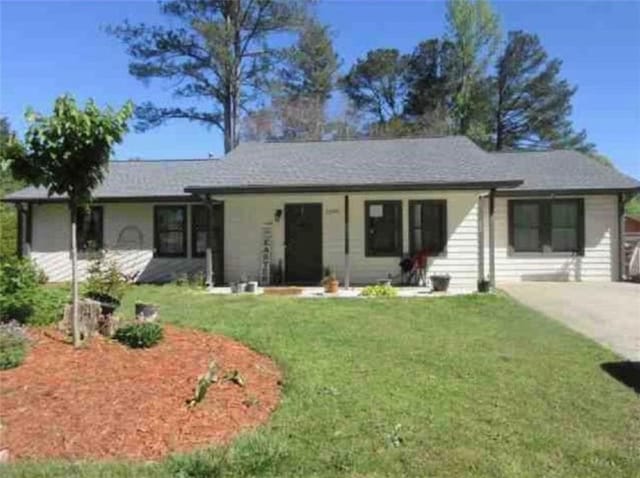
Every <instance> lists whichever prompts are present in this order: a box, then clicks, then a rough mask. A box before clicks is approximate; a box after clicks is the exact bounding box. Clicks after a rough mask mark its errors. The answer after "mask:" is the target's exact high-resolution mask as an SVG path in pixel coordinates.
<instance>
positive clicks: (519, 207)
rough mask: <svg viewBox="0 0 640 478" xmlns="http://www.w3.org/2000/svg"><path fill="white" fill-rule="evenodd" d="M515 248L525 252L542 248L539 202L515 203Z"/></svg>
mask: <svg viewBox="0 0 640 478" xmlns="http://www.w3.org/2000/svg"><path fill="white" fill-rule="evenodd" d="M513 248H514V250H516V251H523V252H526V251H539V250H541V248H542V244H541V237H540V205H539V204H537V203H520V204H518V203H515V204H514V205H513Z"/></svg>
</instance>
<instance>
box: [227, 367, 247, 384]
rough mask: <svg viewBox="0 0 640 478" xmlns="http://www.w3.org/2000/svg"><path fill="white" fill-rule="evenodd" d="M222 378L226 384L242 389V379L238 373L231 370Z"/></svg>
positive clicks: (243, 382)
mask: <svg viewBox="0 0 640 478" xmlns="http://www.w3.org/2000/svg"><path fill="white" fill-rule="evenodd" d="M223 378H224V380H225V381H227V382H231V383H235V384H236V385H239V386H240V387H244V384H245V381H244V377H243V376H242V375H240V372H238V371H237V370H232V371H231V372H227V373H225V374H224V377H223Z"/></svg>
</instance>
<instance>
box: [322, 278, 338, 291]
mask: <svg viewBox="0 0 640 478" xmlns="http://www.w3.org/2000/svg"><path fill="white" fill-rule="evenodd" d="M323 285H324V291H325V292H326V293H327V294H337V293H338V288H339V287H340V282H338V281H337V280H327V281H324V283H323Z"/></svg>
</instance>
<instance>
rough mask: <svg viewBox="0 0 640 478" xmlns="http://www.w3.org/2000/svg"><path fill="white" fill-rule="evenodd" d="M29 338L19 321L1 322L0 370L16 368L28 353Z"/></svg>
mask: <svg viewBox="0 0 640 478" xmlns="http://www.w3.org/2000/svg"><path fill="white" fill-rule="evenodd" d="M27 345H28V339H27V336H26V334H25V332H24V329H23V328H22V327H20V326H19V325H18V324H17V322H12V323H7V324H0V370H7V369H10V368H15V367H17V366H18V365H20V364H21V363H22V362H23V361H24V358H25V356H26V355H27Z"/></svg>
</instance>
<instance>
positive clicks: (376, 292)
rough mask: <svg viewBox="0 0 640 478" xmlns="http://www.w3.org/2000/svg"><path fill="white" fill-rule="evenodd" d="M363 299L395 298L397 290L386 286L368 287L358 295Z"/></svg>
mask: <svg viewBox="0 0 640 478" xmlns="http://www.w3.org/2000/svg"><path fill="white" fill-rule="evenodd" d="M360 295H362V296H363V297H396V296H397V295H398V290H397V289H396V288H395V287H393V286H390V285H388V284H376V285H368V286H367V287H365V288H364V289H362V292H361V293H360Z"/></svg>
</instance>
